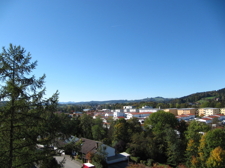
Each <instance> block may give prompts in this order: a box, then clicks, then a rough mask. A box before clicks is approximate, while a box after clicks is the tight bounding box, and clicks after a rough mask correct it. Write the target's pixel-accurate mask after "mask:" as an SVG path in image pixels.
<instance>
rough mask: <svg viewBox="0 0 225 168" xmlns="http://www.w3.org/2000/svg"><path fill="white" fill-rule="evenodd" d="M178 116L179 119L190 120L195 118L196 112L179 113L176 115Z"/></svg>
mask: <svg viewBox="0 0 225 168" xmlns="http://www.w3.org/2000/svg"><path fill="white" fill-rule="evenodd" d="M176 118H177V119H178V121H181V120H184V121H190V120H193V119H195V115H194V114H186V115H185V114H182V115H178V116H176Z"/></svg>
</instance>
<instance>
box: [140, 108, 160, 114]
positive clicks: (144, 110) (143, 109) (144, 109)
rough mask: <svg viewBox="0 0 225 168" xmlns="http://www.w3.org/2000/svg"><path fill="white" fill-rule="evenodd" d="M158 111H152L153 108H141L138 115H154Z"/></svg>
mask: <svg viewBox="0 0 225 168" xmlns="http://www.w3.org/2000/svg"><path fill="white" fill-rule="evenodd" d="M159 110H160V109H153V108H141V109H139V112H140V113H146V112H152V113H155V112H157V111H159Z"/></svg>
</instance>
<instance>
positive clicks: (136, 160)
mask: <svg viewBox="0 0 225 168" xmlns="http://www.w3.org/2000/svg"><path fill="white" fill-rule="evenodd" d="M130 159H131V160H133V161H134V162H135V163H139V161H140V157H133V156H132V157H130Z"/></svg>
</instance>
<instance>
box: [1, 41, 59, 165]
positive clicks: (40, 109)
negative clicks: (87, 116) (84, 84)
mask: <svg viewBox="0 0 225 168" xmlns="http://www.w3.org/2000/svg"><path fill="white" fill-rule="evenodd" d="M36 66H37V61H35V62H31V55H30V53H26V51H25V49H24V48H22V47H20V46H13V45H12V44H10V46H9V49H5V48H4V47H3V51H2V53H0V99H1V101H4V102H6V103H5V104H4V106H1V107H0V125H1V127H0V167H1V168H12V167H13V168H15V167H23V168H26V167H29V168H30V167H31V166H32V165H33V164H34V163H40V162H43V161H44V160H45V159H49V158H51V157H52V155H53V154H54V152H53V151H52V150H50V148H47V147H48V146H49V145H50V144H51V143H52V142H53V140H54V139H55V137H56V135H57V133H56V132H57V130H56V127H54V126H55V123H54V121H55V120H54V114H53V111H55V109H56V106H57V102H58V92H56V93H55V94H53V96H52V97H50V98H48V99H46V98H44V97H43V96H44V94H45V88H43V85H44V79H45V75H43V76H42V77H40V78H39V79H36V78H35V76H34V75H30V73H31V72H32V70H34V69H35V67H36ZM52 128H54V129H52ZM37 144H42V145H44V146H46V147H45V148H43V149H41V150H40V149H38V148H37Z"/></svg>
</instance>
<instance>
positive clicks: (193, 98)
mask: <svg viewBox="0 0 225 168" xmlns="http://www.w3.org/2000/svg"><path fill="white" fill-rule="evenodd" d="M206 98H207V99H214V98H217V101H218V100H219V101H221V102H223V103H225V88H223V89H220V90H214V91H207V92H199V93H194V94H190V95H187V96H183V97H180V98H163V97H154V98H144V99H136V100H106V101H86V102H71V101H70V102H59V104H74V105H86V104H89V105H98V104H99V105H101V104H116V103H134V102H159V103H160V102H162V103H170V102H174V101H176V102H180V103H187V102H189V103H190V102H197V101H200V100H202V99H206Z"/></svg>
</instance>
